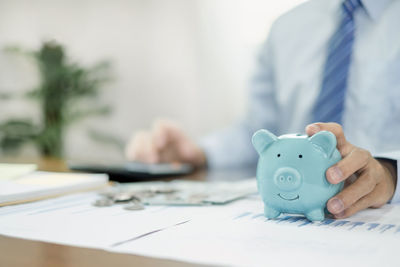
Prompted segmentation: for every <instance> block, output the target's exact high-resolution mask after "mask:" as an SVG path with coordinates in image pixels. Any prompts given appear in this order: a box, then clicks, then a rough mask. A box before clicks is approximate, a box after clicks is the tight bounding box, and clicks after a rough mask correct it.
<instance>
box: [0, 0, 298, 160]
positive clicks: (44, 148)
mask: <svg viewBox="0 0 400 267" xmlns="http://www.w3.org/2000/svg"><path fill="white" fill-rule="evenodd" d="M301 2H303V0H113V1H106V0H69V1H66V0H63V1H61V0H35V1H32V0H0V48H1V49H0V51H1V52H0V125H1V126H0V140H1V148H0V156H5V155H8V154H10V155H14V156H22V157H34V156H37V155H40V154H42V155H43V154H45V155H49V156H57V157H66V158H69V159H88V158H89V159H97V158H102V159H107V158H109V159H122V158H123V151H122V146H123V144H124V143H125V142H126V141H127V140H128V139H129V137H130V136H131V134H132V133H133V132H134V131H136V130H138V129H141V128H149V127H151V124H152V121H154V120H155V119H157V118H170V119H173V120H175V121H177V122H179V123H180V124H181V125H182V126H183V127H184V128H185V129H187V132H188V134H189V135H191V136H192V137H193V138H196V139H198V138H200V137H201V136H203V135H205V134H207V133H209V132H211V131H213V130H217V129H220V128H223V127H226V126H227V125H229V124H230V123H232V122H234V121H235V120H238V119H239V118H240V117H241V116H242V114H243V112H244V109H245V105H246V92H247V91H246V90H247V81H248V79H249V77H250V74H251V71H252V69H253V62H254V59H255V56H256V53H257V50H258V48H259V46H260V44H261V43H262V42H263V41H264V40H265V38H266V36H267V34H268V31H269V28H270V26H271V24H272V22H273V21H274V20H275V19H276V18H277V17H278V16H279V15H281V14H282V13H284V12H285V11H287V10H289V9H290V8H292V7H294V6H295V5H298V4H299V3H301ZM65 88H66V89H65ZM63 90H64V91H65V92H64V93H61V92H62V91H63ZM68 90H69V91H68ZM72 91H73V92H74V93H73V94H72V93H71V92H72ZM43 136H45V138H44V139H46V140H43ZM58 139H61V143H63V148H62V147H61V148H57V146H58V145H59V144H58V143H60V142H58V141H57V140H58ZM23 140H25V141H28V142H25V141H23ZM48 140H53V141H51V142H49V141H48ZM17 147H18V149H15V148H17ZM60 149H61V150H60Z"/></svg>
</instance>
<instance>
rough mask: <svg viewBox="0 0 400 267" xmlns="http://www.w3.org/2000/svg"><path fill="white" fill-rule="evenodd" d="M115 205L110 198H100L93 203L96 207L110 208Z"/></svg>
mask: <svg viewBox="0 0 400 267" xmlns="http://www.w3.org/2000/svg"><path fill="white" fill-rule="evenodd" d="M113 204H114V201H113V200H112V199H109V198H100V199H97V200H96V201H95V202H93V204H92V205H93V206H96V207H110V206H112V205H113Z"/></svg>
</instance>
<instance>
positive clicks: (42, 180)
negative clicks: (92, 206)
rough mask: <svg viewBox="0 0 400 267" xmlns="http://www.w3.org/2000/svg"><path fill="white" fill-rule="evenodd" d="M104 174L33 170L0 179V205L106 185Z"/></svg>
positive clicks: (106, 178) (106, 177)
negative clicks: (12, 177)
mask: <svg viewBox="0 0 400 267" xmlns="http://www.w3.org/2000/svg"><path fill="white" fill-rule="evenodd" d="M107 182H108V176H107V175H105V174H79V173H57V172H33V173H30V174H28V175H24V176H21V177H19V178H15V179H12V180H7V181H0V206H1V205H8V204H13V203H15V202H25V201H33V200H37V199H40V198H44V197H52V196H57V195H59V194H65V193H69V192H75V191H79V190H88V189H91V188H99V187H100V186H105V185H107Z"/></svg>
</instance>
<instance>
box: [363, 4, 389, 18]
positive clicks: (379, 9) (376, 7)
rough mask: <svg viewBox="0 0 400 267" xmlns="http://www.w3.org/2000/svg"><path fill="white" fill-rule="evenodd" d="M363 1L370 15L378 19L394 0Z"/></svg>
mask: <svg viewBox="0 0 400 267" xmlns="http://www.w3.org/2000/svg"><path fill="white" fill-rule="evenodd" d="M361 2H362V4H363V6H364V8H365V11H366V12H367V13H368V15H369V16H370V17H371V18H372V19H373V20H377V19H379V17H380V16H381V15H382V14H383V11H385V8H386V7H388V6H389V5H390V3H391V2H393V0H361Z"/></svg>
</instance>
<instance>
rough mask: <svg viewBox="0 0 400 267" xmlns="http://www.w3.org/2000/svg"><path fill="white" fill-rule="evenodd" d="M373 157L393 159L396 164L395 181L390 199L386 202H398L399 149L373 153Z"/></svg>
mask: <svg viewBox="0 0 400 267" xmlns="http://www.w3.org/2000/svg"><path fill="white" fill-rule="evenodd" d="M374 158H379V159H389V160H393V161H395V162H396V164H397V183H396V188H395V191H394V194H393V197H392V199H391V200H390V201H389V202H388V203H400V183H399V182H400V181H399V178H400V168H399V165H400V164H399V163H400V151H393V152H387V153H381V154H377V155H374Z"/></svg>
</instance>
